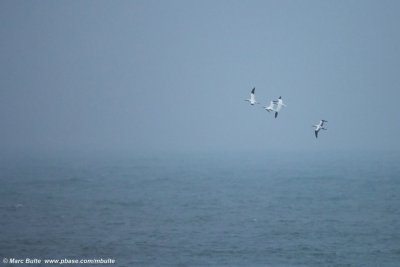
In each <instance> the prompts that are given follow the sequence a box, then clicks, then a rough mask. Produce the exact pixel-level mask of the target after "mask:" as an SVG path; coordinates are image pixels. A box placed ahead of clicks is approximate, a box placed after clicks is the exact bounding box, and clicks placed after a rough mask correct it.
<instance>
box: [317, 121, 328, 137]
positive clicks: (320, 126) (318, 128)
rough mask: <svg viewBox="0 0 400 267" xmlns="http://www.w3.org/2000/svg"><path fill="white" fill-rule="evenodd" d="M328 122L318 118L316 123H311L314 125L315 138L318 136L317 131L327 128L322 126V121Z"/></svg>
mask: <svg viewBox="0 0 400 267" xmlns="http://www.w3.org/2000/svg"><path fill="white" fill-rule="evenodd" d="M325 122H328V121H326V120H320V121H319V123H318V124H316V125H313V127H315V130H314V133H315V138H318V132H319V131H320V130H321V129H322V130H327V129H326V128H324V127H323V126H324V123H325Z"/></svg>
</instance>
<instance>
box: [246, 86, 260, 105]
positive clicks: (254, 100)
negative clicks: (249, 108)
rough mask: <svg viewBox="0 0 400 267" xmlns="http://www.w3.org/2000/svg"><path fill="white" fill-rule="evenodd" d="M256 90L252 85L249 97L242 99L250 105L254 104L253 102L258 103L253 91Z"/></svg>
mask: <svg viewBox="0 0 400 267" xmlns="http://www.w3.org/2000/svg"><path fill="white" fill-rule="evenodd" d="M255 90H256V88H255V87H254V88H253V90H251V94H250V98H249V99H245V100H244V101H249V102H250V105H254V104H260V103H258V102H257V101H256V97H255V95H254V91H255Z"/></svg>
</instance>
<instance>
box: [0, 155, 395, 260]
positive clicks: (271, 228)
mask: <svg viewBox="0 0 400 267" xmlns="http://www.w3.org/2000/svg"><path fill="white" fill-rule="evenodd" d="M16 259H22V260H23V262H22V263H21V264H16V263H15V260H16ZM26 259H30V260H33V259H37V260H41V263H36V266H60V265H61V264H60V262H59V263H58V264H55V263H54V264H51V263H46V264H45V263H44V260H45V259H53V260H60V261H61V260H64V262H67V261H66V260H69V266H94V265H96V266H278V267H279V266H400V153H399V152H393V151H392V152H376V151H375V152H368V151H350V152H349V151H347V152H337V151H336V152H327V151H325V152H320V153H319V152H313V153H311V152H310V153H307V152H279V153H272V154H271V153H263V152H254V153H251V152H240V153H238V152H237V153H232V152H229V153H228V152H216V153H211V152H210V153H208V152H201V153H200V152H199V153H183V152H182V153H172V152H171V153H168V152H165V153H154V154H151V153H148V154H146V155H140V154H132V155H129V153H124V155H118V153H114V154H112V155H107V154H106V153H105V154H102V155H91V156H90V155H85V156H83V155H79V154H76V155H71V154H69V155H62V154H57V155H46V156H43V155H40V156H35V155H34V154H33V155H17V156H16V155H13V156H7V155H3V156H2V157H1V158H0V261H1V260H2V262H0V266H15V265H18V266H23V265H27V264H28V263H29V261H26ZM101 259H102V260H103V263H99V261H100V260H101ZM10 260H11V261H12V260H14V263H11V262H10ZM73 260H79V262H78V263H77V262H73V263H71V262H72V261H73ZM82 260H84V261H82ZM90 260H98V261H97V263H96V264H94V263H93V262H90ZM106 260H113V261H114V262H113V263H110V262H108V263H104V261H106ZM31 265H35V264H30V266H31ZM65 265H67V264H64V265H63V266H65Z"/></svg>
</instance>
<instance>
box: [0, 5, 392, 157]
mask: <svg viewBox="0 0 400 267" xmlns="http://www.w3.org/2000/svg"><path fill="white" fill-rule="evenodd" d="M399 14H400V1H319V0H318V1H4V0H3V1H0V18H1V20H0V36H1V39H0V40H1V41H0V48H1V49H0V58H1V61H0V62H1V64H0V67H1V70H0V122H1V131H0V138H1V139H0V145H1V147H0V148H1V149H2V150H4V151H16V150H21V149H22V150H24V149H25V150H35V151H40V150H52V149H55V150H71V149H72V150H96V149H105V150H107V149H112V150H119V149H121V150H126V151H135V152H140V151H157V150H171V151H174V150H177V151H196V150H201V151H203V150H205V151H208V150H209V151H235V150H248V149H259V150H265V151H277V150H280V149H282V150H287V149H295V150H307V149H309V150H317V149H318V150H319V149H321V150H332V149H371V150H374V149H383V150H387V149H400V142H399V137H400V111H399V106H398V102H399V100H400V90H399V89H400V88H399V84H400V31H399V27H400V16H399ZM254 86H255V87H256V97H257V100H258V101H260V102H262V103H263V104H266V103H268V102H269V101H270V100H272V99H274V98H277V97H278V96H282V97H283V100H284V102H285V103H286V104H287V108H285V109H283V110H282V112H281V113H280V114H279V117H278V119H274V118H273V115H272V114H268V113H267V112H266V111H265V110H263V108H262V105H258V106H250V105H249V103H248V102H244V101H243V100H244V99H246V98H248V97H249V93H250V90H251V88H252V87H254ZM320 119H326V120H328V121H329V123H328V125H327V128H328V131H324V132H322V133H321V134H320V138H319V139H318V140H316V139H315V137H314V133H313V128H312V127H311V125H313V124H315V123H317V122H318V121H319V120H320Z"/></svg>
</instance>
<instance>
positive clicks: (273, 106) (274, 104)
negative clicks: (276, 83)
mask: <svg viewBox="0 0 400 267" xmlns="http://www.w3.org/2000/svg"><path fill="white" fill-rule="evenodd" d="M282 107H286V105H285V104H283V101H282V97H281V96H280V97H279V98H278V100H272V101H271V102H269V106H268V107H267V106H265V107H264V109H265V110H266V111H268V112H270V111H275V118H276V117H278V112H279V111H280V110H281V109H282Z"/></svg>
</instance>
